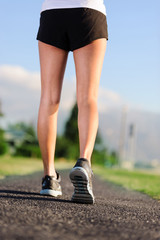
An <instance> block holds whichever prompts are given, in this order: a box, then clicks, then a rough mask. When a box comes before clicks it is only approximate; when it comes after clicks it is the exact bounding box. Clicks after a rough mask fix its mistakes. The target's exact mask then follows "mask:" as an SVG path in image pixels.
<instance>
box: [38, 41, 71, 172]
mask: <svg viewBox="0 0 160 240" xmlns="http://www.w3.org/2000/svg"><path fill="white" fill-rule="evenodd" d="M39 56H40V67H41V99H40V107H39V114H38V124H37V132H38V140H39V145H40V149H41V153H42V159H43V165H44V175H49V176H56V173H55V167H54V154H55V143H56V135H57V115H58V107H59V102H60V95H61V88H62V82H63V76H64V72H65V67H66V62H67V56H68V52H67V51H64V50H62V49H59V48H56V47H53V46H50V45H48V44H45V43H42V42H39Z"/></svg>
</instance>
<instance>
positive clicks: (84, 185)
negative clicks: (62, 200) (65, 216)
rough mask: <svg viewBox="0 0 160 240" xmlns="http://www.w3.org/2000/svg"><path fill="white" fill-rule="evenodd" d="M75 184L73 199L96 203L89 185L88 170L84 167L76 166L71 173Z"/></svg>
mask: <svg viewBox="0 0 160 240" xmlns="http://www.w3.org/2000/svg"><path fill="white" fill-rule="evenodd" d="M69 177H70V179H71V182H72V183H73V185H74V188H75V190H74V193H73V196H72V201H73V202H77V203H89V204H93V203H94V196H93V192H92V190H91V189H90V187H89V177H88V174H87V172H86V170H85V169H84V168H82V167H75V168H73V169H72V170H71V172H70V175H69Z"/></svg>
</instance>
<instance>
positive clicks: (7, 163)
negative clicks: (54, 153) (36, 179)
mask: <svg viewBox="0 0 160 240" xmlns="http://www.w3.org/2000/svg"><path fill="white" fill-rule="evenodd" d="M41 170H42V162H41V161H39V160H37V159H36V158H25V157H12V156H9V155H3V156H0V177H1V178H2V177H4V176H10V175H25V174H31V173H33V172H36V171H41Z"/></svg>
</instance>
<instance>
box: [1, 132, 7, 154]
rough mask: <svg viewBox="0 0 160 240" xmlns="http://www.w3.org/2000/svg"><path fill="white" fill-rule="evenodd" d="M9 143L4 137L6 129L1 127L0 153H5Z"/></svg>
mask: <svg viewBox="0 0 160 240" xmlns="http://www.w3.org/2000/svg"><path fill="white" fill-rule="evenodd" d="M7 150H8V145H7V143H6V141H5V138H4V130H3V129H1V128H0V155H3V154H5V153H6V152H7Z"/></svg>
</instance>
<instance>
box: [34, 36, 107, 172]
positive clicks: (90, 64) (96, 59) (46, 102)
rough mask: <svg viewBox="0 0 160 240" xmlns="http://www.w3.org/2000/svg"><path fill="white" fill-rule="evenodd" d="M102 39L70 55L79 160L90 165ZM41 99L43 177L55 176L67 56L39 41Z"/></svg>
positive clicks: (38, 129)
mask: <svg viewBox="0 0 160 240" xmlns="http://www.w3.org/2000/svg"><path fill="white" fill-rule="evenodd" d="M105 50H106V39H104V38H101V39H97V40H95V41H93V42H91V43H90V44H88V45H86V46H84V47H82V48H79V49H77V50H74V51H73V57H74V63H75V69H76V96H77V105H78V131H79V149H80V152H79V157H81V158H86V159H87V160H88V161H89V163H90V165H91V156H92V152H93V148H94V143H95V138H96V134H97V129H98V108H97V97H98V88H99V81H100V75H101V70H102V65H103V59H104V55H105ZM39 57H40V67H41V99H40V106H39V114H38V124H37V133H38V141H39V145H40V149H41V153H42V159H43V166H44V176H45V175H49V176H56V171H55V166H54V155H55V145H56V136H57V116H58V109H59V103H60V97H61V90H62V84H63V77H64V72H65V67H66V62H67V57H68V52H67V51H65V50H62V49H60V48H56V47H54V46H51V45H48V44H45V43H42V42H40V41H39Z"/></svg>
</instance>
